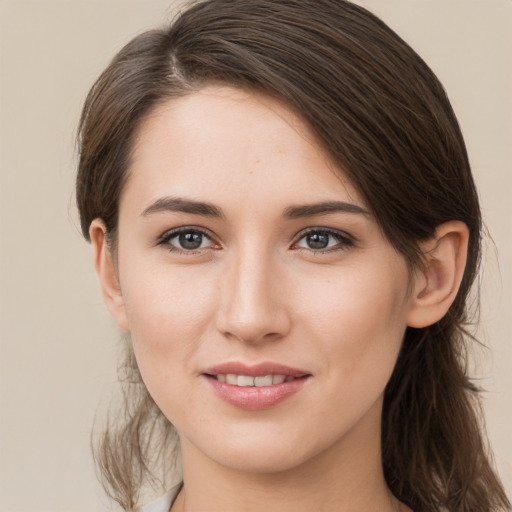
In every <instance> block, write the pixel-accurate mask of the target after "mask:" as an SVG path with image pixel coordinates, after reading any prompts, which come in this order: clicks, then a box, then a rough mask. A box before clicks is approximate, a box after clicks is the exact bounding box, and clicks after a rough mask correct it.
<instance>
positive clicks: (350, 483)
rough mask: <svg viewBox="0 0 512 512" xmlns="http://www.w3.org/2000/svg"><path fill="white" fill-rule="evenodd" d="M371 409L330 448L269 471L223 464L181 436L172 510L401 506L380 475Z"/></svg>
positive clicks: (269, 511)
mask: <svg viewBox="0 0 512 512" xmlns="http://www.w3.org/2000/svg"><path fill="white" fill-rule="evenodd" d="M370 414H372V415H374V416H373V417H371V418H365V419H363V420H362V422H363V424H358V425H357V427H354V428H353V429H352V431H351V432H349V433H347V434H346V435H345V436H344V437H343V438H342V439H340V440H338V441H337V442H336V443H335V444H334V445H331V446H329V448H328V449H326V450H324V451H322V452H321V453H319V454H317V455H315V456H314V457H312V458H309V459H307V461H305V462H303V463H301V464H299V465H296V466H294V467H292V468H290V469H287V470H283V471H279V472H273V473H269V472H267V473H261V472H260V473H254V472H247V471H240V470H237V469H233V468H228V467H226V466H222V465H220V464H217V463H216V462H215V461H212V460H211V459H210V458H208V457H206V456H205V455H204V454H203V453H202V452H200V451H199V450H198V449H197V448H196V447H195V446H194V445H193V444H191V443H190V442H189V441H188V440H187V439H184V438H182V439H181V444H182V462H183V477H184V487H183V489H182V491H181V493H180V495H179V496H178V498H177V500H176V502H175V504H174V506H173V508H172V512H199V511H202V510H209V511H211V512H216V511H219V512H220V511H222V512H235V511H236V512H238V511H239V510H244V511H247V512H253V511H254V512H256V511H258V512H260V511H261V510H265V511H266V512H274V511H275V512H277V511H279V512H292V511H293V512H310V511H311V510H322V511H325V512H331V511H333V512H334V511H336V512H348V511H354V510H379V511H380V512H397V510H401V511H403V512H405V510H407V509H406V508H405V507H403V508H402V509H401V508H400V504H399V502H398V501H397V500H396V498H394V497H393V496H392V495H391V492H390V491H389V489H388V487H387V485H386V482H385V479H384V475H383V470H382V463H381V448H380V428H377V429H376V428H375V424H376V421H375V420H376V419H377V425H378V426H379V427H380V407H379V408H376V410H375V411H373V412H370Z"/></svg>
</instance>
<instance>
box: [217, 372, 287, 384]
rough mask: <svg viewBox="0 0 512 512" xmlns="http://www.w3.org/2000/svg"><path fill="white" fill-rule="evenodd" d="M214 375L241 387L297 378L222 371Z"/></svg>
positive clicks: (280, 382)
mask: <svg viewBox="0 0 512 512" xmlns="http://www.w3.org/2000/svg"><path fill="white" fill-rule="evenodd" d="M213 377H215V378H216V379H217V380H218V381H219V382H226V383H228V384H231V385H233V386H241V387H251V386H256V387H263V386H272V385H275V384H282V383H283V382H290V381H292V380H294V379H295V377H291V376H286V375H264V376H260V377H251V376H250V375H235V374H233V373H228V374H222V373H221V374H218V375H214V376H213Z"/></svg>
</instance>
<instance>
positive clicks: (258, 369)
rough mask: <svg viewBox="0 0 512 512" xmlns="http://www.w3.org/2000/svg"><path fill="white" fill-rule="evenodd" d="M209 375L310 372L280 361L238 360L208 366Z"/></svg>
mask: <svg viewBox="0 0 512 512" xmlns="http://www.w3.org/2000/svg"><path fill="white" fill-rule="evenodd" d="M203 373H204V374H207V375H227V374H234V375H247V376H249V377H263V376H265V375H284V376H286V377H304V376H306V375H310V373H309V372H306V371H304V370H299V369H297V368H292V367H290V366H286V365H283V364H279V363H274V362H263V363H258V364H245V363H242V362H238V361H231V362H226V363H221V364H218V365H215V366H211V367H210V368H207V369H206V370H205V371H204V372H203Z"/></svg>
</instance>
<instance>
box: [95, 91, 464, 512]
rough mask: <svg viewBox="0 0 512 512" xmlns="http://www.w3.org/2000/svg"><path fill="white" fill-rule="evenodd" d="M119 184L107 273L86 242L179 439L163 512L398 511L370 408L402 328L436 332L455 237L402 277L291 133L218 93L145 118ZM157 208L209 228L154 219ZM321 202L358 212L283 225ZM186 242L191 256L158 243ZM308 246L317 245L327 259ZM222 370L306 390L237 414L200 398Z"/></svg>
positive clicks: (100, 234) (99, 229) (459, 250)
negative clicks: (278, 374)
mask: <svg viewBox="0 0 512 512" xmlns="http://www.w3.org/2000/svg"><path fill="white" fill-rule="evenodd" d="M129 173H130V175H129V179H128V182H127V184H126V186H125V189H124V190H123V192H122V196H121V200H120V209H119V231H118V233H119V236H118V247H117V249H118V250H117V260H116V261H114V259H113V258H112V255H111V254H110V252H109V250H108V248H107V247H106V245H105V239H104V234H105V228H104V224H103V222H102V221H101V220H100V219H96V220H95V221H94V222H93V223H92V225H91V230H90V232H91V238H92V241H93V245H94V249H95V263H96V269H97V271H98V275H99V277H100V282H101V285H102V289H103V292H104V296H105V300H106V302H107V305H108V306H109V309H110V311H111V312H112V314H113V316H114V318H115V319H116V321H117V323H118V325H119V326H120V327H121V329H123V330H125V331H128V332H130V333H131V337H132V340H133V346H134V350H135V354H136V357H137V362H138V364H139V367H140V371H141V374H142V377H143V379H144V382H145V384H146V386H147V388H148V390H149V392H150V394H151V395H152V397H153V398H154V400H155V401H156V403H157V404H158V406H159V407H160V408H161V410H162V412H163V413H164V414H165V415H166V416H167V418H168V419H169V420H170V421H171V422H172V423H173V424H174V426H175V427H176V428H177V430H178V432H179V435H180V440H181V447H182V460H183V472H184V482H185V487H184V490H183V491H182V492H181V493H180V495H179V497H178V499H177V500H176V502H175V504H174V505H173V508H172V510H173V512H175V511H188V512H193V511H201V510H212V511H213V510H219V511H221V510H222V511H230V510H237V511H238V510H244V511H252V510H270V511H272V510H276V511H277V510H279V511H280V512H282V511H292V510H293V511H294V512H297V511H311V510H325V511H331V510H332V511H334V510H336V511H337V512H340V511H341V512H343V511H349V510H351V511H353V510H379V511H384V512H386V511H392V510H400V507H402V508H401V510H408V509H407V508H406V507H405V505H403V504H399V503H398V502H397V500H396V499H395V498H394V497H392V496H391V494H390V492H389V490H388V488H387V486H386V483H385V481H384V477H383V473H382V467H381V462H380V454H381V448H380V429H381V422H380V416H381V411H382V399H383V393H384V389H385V386H386V383H387V382H388V380H389V378H390V376H391V373H392V371H393V368H394V365H395V362H396V359H397V357H398V352H399V350H400V346H401V342H402V338H403V335H404V332H405V329H406V327H407V325H411V326H414V327H421V326H424V325H429V324H430V323H432V322H435V321H437V320H438V319H439V318H441V317H442V316H443V315H444V313H445V312H446V310H447V309H448V307H449V305H450V304H451V301H452V300H453V298H454V296H455V294H456V291H457V288H458V284H459V283H460V279H461V277H462V270H463V268H464V263H465V250H466V247H467V230H466V229H465V226H464V225H463V224H461V223H457V222H452V223H447V224H446V225H443V226H440V227H439V229H438V232H437V235H436V237H435V239H434V240H432V241H429V242H428V243H426V244H425V251H426V252H428V256H427V257H426V258H427V259H426V265H425V268H424V269H423V270H422V271H421V272H420V271H416V272H414V273H413V274H412V275H411V274H410V272H409V270H408V268H407V265H406V263H405V260H404V258H403V257H402V255H400V254H398V253H397V252H396V251H395V249H394V248H393V247H392V245H391V244H390V243H389V241H388V240H387V239H386V238H385V237H384V236H383V234H382V232H381V230H380V229H379V226H378V224H377V222H376V220H375V218H374V216H373V215H372V214H371V213H370V209H369V208H368V206H367V205H365V204H364V202H363V201H362V199H361V198H360V197H359V195H358V193H357V192H356V190H355V189H354V188H353V187H352V186H351V184H350V183H349V182H348V181H347V179H346V178H345V177H344V174H343V172H342V171H341V170H340V169H336V168H335V166H334V165H333V164H331V162H330V161H329V159H328V158H327V156H326V155H325V153H324V152H323V151H322V150H321V149H320V147H319V145H318V144H317V143H316V142H315V140H314V137H313V135H312V134H311V133H310V132H309V131H308V129H307V127H306V126H305V125H304V123H303V122H302V121H301V120H300V119H299V118H297V117H296V116H295V115H294V114H293V113H292V112H290V111H289V110H288V109H287V108H286V107H285V106H283V105H281V104H280V103H278V102H276V101H275V100H272V99H269V98H267V97H265V96H260V95H256V94H248V93H245V92H242V91H239V90H235V89H231V88H228V87H206V88H204V89H203V90H201V91H200V92H196V93H193V94H191V95H188V96H185V97H182V98H179V99H173V100H171V101H169V102H168V103H166V104H163V105H161V106H159V107H158V108H157V109H156V110H155V111H154V112H153V113H152V115H150V116H149V117H148V118H147V119H146V120H145V121H144V122H143V123H142V125H141V126H140V127H139V130H138V136H137V140H136V144H135V147H134V152H133V158H132V161H131V164H130V169H129ZM169 197H171V198H177V197H179V198H185V199H187V200H194V201H200V202H208V203H211V204H212V205H214V206H215V207H216V208H217V209H220V210H221V211H222V214H223V215H222V216H221V217H213V216H208V215H201V214H197V213H190V212H183V211H174V210H169V209H162V208H160V209H158V208H156V207H155V206H154V205H155V204H159V205H160V206H161V205H162V202H161V201H160V203H158V201H159V200H161V199H162V198H169ZM326 201H343V202H345V203H347V204H349V205H352V206H355V207H357V208H359V209H360V210H361V211H359V212H351V211H336V212H331V213H325V214H316V215H309V216H302V217H298V218H286V217H285V216H283V212H284V211H285V210H286V209H287V208H290V207H292V206H297V205H310V204H315V203H323V202H326ZM152 205H153V208H151V207H152ZM151 209H152V210H153V211H150V210H151ZM352 209H354V208H352ZM155 210H158V211H155ZM182 227H185V228H189V229H188V232H189V233H190V232H191V231H192V232H194V230H195V231H196V237H199V240H200V241H201V247H200V248H199V249H196V250H190V249H185V248H183V247H182V246H180V239H179V237H178V236H177V234H176V233H170V232H172V230H174V229H176V228H182ZM197 229H200V230H202V231H204V232H205V233H207V236H204V235H200V234H199V235H198V234H197ZM308 230H309V231H311V230H313V231H314V232H315V233H316V235H317V236H318V235H319V232H323V235H322V233H320V235H321V236H324V238H323V240H324V241H327V245H328V247H327V249H326V250H324V251H322V250H321V249H319V248H318V246H313V247H312V246H311V245H312V241H314V239H312V238H311V236H310V237H309V238H308V236H306V232H307V231H308ZM326 230H328V231H331V232H333V233H334V234H330V235H328V236H326V235H325V231H326ZM180 247H181V249H180ZM227 361H241V362H244V363H246V364H256V363H259V362H262V361H273V362H278V363H281V364H285V365H287V366H291V367H294V368H299V369H301V370H304V371H306V372H307V373H309V374H310V375H311V377H310V378H309V379H308V380H307V382H306V383H305V385H304V386H303V388H302V389H301V390H300V391H299V392H298V393H296V394H295V395H293V396H291V397H289V398H288V399H287V400H285V401H284V402H282V403H280V404H278V405H276V406H274V407H271V408H269V409H266V410H261V411H246V410H242V409H239V408H236V407H234V406H232V405H230V404H227V403H225V402H223V401H222V400H220V398H218V397H217V396H216V395H215V394H214V393H213V392H212V390H211V389H210V387H209V386H208V384H207V383H206V382H205V377H204V375H203V373H204V371H205V369H207V368H208V367H211V366H213V365H216V364H219V363H224V362H227Z"/></svg>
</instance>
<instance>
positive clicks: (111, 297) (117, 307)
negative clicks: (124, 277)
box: [89, 219, 130, 332]
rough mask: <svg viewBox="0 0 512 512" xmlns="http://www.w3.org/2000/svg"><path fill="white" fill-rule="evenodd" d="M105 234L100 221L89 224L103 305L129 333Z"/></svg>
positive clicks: (119, 288)
mask: <svg viewBox="0 0 512 512" xmlns="http://www.w3.org/2000/svg"><path fill="white" fill-rule="evenodd" d="M106 232H107V229H106V226H105V223H104V222H103V220H102V219H94V220H93V221H92V222H91V225H90V227H89V236H90V237H91V243H92V247H93V251H94V267H95V268H96V274H98V279H99V281H100V286H101V290H102V292H103V300H104V301H105V304H106V305H107V307H108V309H109V311H110V313H111V315H112V316H113V317H114V320H115V321H116V323H117V325H118V326H119V328H120V329H122V330H123V331H126V332H129V331H130V327H129V324H128V318H127V316H126V310H125V305H124V300H123V295H122V293H121V287H120V286H119V279H118V276H117V271H116V267H115V263H114V260H113V257H112V253H111V252H110V249H109V248H108V244H107V241H106V239H105V234H106Z"/></svg>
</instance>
